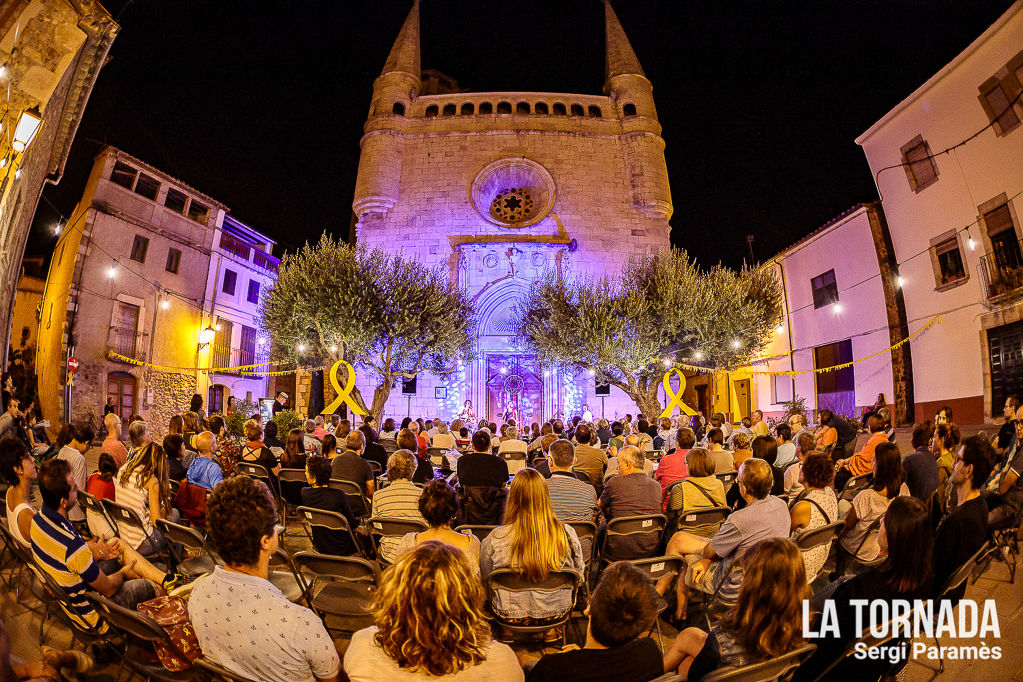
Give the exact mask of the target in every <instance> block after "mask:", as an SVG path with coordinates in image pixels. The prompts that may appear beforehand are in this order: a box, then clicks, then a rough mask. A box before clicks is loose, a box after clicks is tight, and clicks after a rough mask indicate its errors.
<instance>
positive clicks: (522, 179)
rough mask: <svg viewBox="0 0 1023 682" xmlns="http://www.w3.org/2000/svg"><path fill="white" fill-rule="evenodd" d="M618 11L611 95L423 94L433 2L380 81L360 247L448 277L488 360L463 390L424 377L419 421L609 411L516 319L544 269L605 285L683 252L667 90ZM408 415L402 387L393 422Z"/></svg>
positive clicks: (371, 122) (610, 13)
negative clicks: (609, 276) (462, 294)
mask: <svg viewBox="0 0 1023 682" xmlns="http://www.w3.org/2000/svg"><path fill="white" fill-rule="evenodd" d="M604 14H605V30H606V51H607V54H606V59H607V70H606V79H605V84H604V94H603V95H579V94H562V93H540V92H479V93H465V92H461V93H457V92H447V93H443V92H442V93H441V94H425V93H424V91H426V92H432V91H435V90H436V88H430V89H427V88H426V87H424V78H423V73H422V69H421V66H420V35H419V34H420V27H419V0H415V2H414V4H413V6H412V10H411V11H410V12H409V15H408V17H407V18H406V20H405V23H404V25H403V26H402V27H401V31H400V32H399V33H398V38H397V40H396V41H395V43H394V46H393V47H392V48H391V51H390V54H389V55H388V57H387V61H386V62H385V63H384V68H383V71H382V72H381V74H380V76H379V77H378V78H377V79H376V80H375V81H374V83H373V98H372V102H371V104H370V109H369V118H368V120H367V121H366V125H365V135H363V138H362V155H361V159H360V161H359V174H358V180H357V181H356V187H355V201H354V203H353V208H354V210H355V213H356V215H357V217H358V223H357V225H356V238H357V240H358V242H359V243H360V244H363V245H366V246H369V247H380V248H382V249H385V250H388V251H391V252H393V251H394V250H395V249H399V250H401V251H402V252H403V254H404V255H414V256H415V257H416V258H419V259H420V260H422V261H423V262H425V263H427V264H430V265H436V266H439V267H444V268H447V269H448V270H449V272H450V276H451V278H452V280H453V281H455V282H457V283H458V284H459V285H460V286H463V287H466V288H467V289H468V291H469V293H470V295H472V296H474V297H475V300H476V305H477V309H478V311H479V314H480V327H479V338H478V347H479V350H480V353H479V355H480V357H479V359H478V360H477V361H475V362H473V363H469V364H467V365H466V366H465V367H464V370H462V371H460V372H459V374H458V376H456V377H453V378H450V379H440V378H438V377H432V376H428V375H427V376H424V375H420V377H419V381H418V387H417V393H416V396H415V397H414V398H413V400H412V403H411V412H412V415H411V416H413V417H417V416H430V417H433V416H441V417H445V418H451V417H452V416H454V414H455V413H457V411H458V410H459V409H460V408H461V406H462V403H463V401H464V400H466V399H470V400H472V401H473V405H475V406H476V408H477V413H478V414H479V416H480V417H481V418H483V417H489V418H490V419H491V420H497V419H498V411H499V409H500V408H499V406H504V405H507V403H508V402H509V401H516V402H517V403H518V407H519V410H520V412H521V416H522V419H523V420H524V421H527V422H532V421H543V420H544V419H548V418H550V416H551V415H553V414H556V413H561V414H562V415H564V416H566V417H571V416H572V415H574V414H577V413H579V412H581V408H582V405H583V404H584V403H587V404H589V406H590V408H591V410H592V411H593V413H594V414H595V415H596V416H598V417H599V416H600V415H601V409H602V401H601V400H600V398H599V397H595V395H594V390H595V387H594V380H593V378H592V377H589V376H575V375H572V374H569V373H566V372H556V371H555V372H546V373H545V372H544V371H543V370H542V369H541V368H540V367H539V366H537V364H536V363H535V361H534V360H533V359H532V358H531V357H529V356H528V355H525V354H523V353H522V352H521V351H519V350H516V349H515V347H514V346H513V343H512V341H513V339H512V338H511V329H512V318H511V315H512V310H513V308H514V305H515V302H516V300H517V299H518V298H519V297H520V296H522V294H523V293H524V292H525V291H526V290H527V288H528V286H529V282H530V281H531V280H532V279H534V278H536V277H540V276H544V275H545V273H547V274H549V276H559V275H560V276H567V277H574V276H585V277H593V278H596V277H599V276H601V275H604V274H606V273H612V272H614V271H616V270H617V269H618V268H620V267H621V266H622V264H623V263H624V262H625V260H626V259H627V258H628V256H629V255H630V254H631V253H647V254H649V253H654V252H656V251H658V250H660V249H664V248H667V247H668V235H669V231H670V229H671V228H670V227H669V225H668V219H669V218H670V217H671V213H672V204H671V192H670V190H669V188H668V175H667V168H666V166H665V161H664V140H663V139H662V138H661V126H660V124H659V123H658V120H657V110H656V108H655V107H654V100H653V93H652V91H653V88H652V86H651V84H650V81H649V80H647V78H646V76H645V75H644V74H643V69H642V67H640V64H639V60H638V59H637V58H636V53H635V52H634V51H633V49H632V45H630V43H629V40H628V38H627V37H626V35H625V31H624V30H623V29H622V26H621V24H620V23H619V21H618V17H617V16H616V15H615V13H614V10H613V9H612V8H611V5H610V4H609V2H607V0H605V1H604ZM431 82H433V81H431ZM441 90H443V88H441ZM440 388H443V389H444V390H439V389H440ZM407 408H408V403H406V400H405V399H404V398H403V396H402V395H401V392H400V390H399V391H395V392H394V393H392V397H391V400H390V401H389V403H388V405H387V407H386V409H385V413H386V414H387V415H389V416H395V415H397V416H401V415H404V414H405V412H406V409H407ZM603 408H604V411H605V414H606V415H607V416H608V417H609V418H610V417H613V416H614V415H615V414H624V413H625V412H632V413H635V405H634V404H633V403H632V402H631V401H630V400H628V398H626V397H625V396H624V394H622V393H620V392H619V391H618V390H617V389H614V388H612V389H611V394H610V395H609V396H608V397H607V398H606V400H605V401H604V404H603Z"/></svg>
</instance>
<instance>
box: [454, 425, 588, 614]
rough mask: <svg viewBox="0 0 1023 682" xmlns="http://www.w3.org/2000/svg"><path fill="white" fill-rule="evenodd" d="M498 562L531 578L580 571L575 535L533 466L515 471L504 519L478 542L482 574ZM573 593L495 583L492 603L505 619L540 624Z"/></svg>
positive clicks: (563, 608)
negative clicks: (557, 512) (557, 513)
mask: <svg viewBox="0 0 1023 682" xmlns="http://www.w3.org/2000/svg"><path fill="white" fill-rule="evenodd" d="M474 444H475V441H474ZM498 568H514V569H516V570H517V571H518V572H519V573H521V575H522V577H523V579H525V580H527V581H529V582H539V581H542V580H544V579H546V578H547V575H548V574H549V573H550V572H551V571H560V570H569V571H573V572H575V573H578V574H579V575H580V576H581V575H582V573H583V556H582V548H581V547H580V546H579V538H578V537H577V536H576V534H575V530H573V529H572V527H571V526H566V525H564V524H563V523H561V522H560V521H558V519H557V518H556V517H555V516H554V509H553V508H552V507H551V497H550V495H549V494H548V493H547V485H546V483H545V482H544V477H543V476H541V475H540V474H539V473H537V472H536V471H534V470H533V469H523V470H522V471H520V472H519V473H517V474H515V478H514V479H513V480H512V484H511V489H510V491H509V493H508V503H507V506H506V507H505V512H504V525H503V526H500V527H498V528H495V529H494V530H493V531H492V532H491V533H490V535H488V536H487V537H486V539H485V540H483V545H482V547H481V548H480V574H481V576H482V577H483V580H484V581H485V580H486V579H487V576H489V575H490V573H491V572H492V571H494V570H495V569H498ZM571 599H572V591H571V590H570V589H567V588H566V589H564V590H560V591H559V592H556V593H551V592H535V591H532V590H521V591H508V590H503V589H495V590H494V592H493V594H492V602H491V607H492V608H493V610H494V612H495V613H497V614H498V615H499V616H501V617H502V618H504V619H506V620H514V621H516V622H519V623H521V624H530V623H532V624H542V623H543V622H545V621H547V620H549V619H550V618H551V617H552V616H556V615H560V614H562V613H564V612H565V611H567V610H568V609H569V608H571V606H572V604H571Z"/></svg>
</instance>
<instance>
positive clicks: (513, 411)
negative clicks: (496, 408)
mask: <svg viewBox="0 0 1023 682" xmlns="http://www.w3.org/2000/svg"><path fill="white" fill-rule="evenodd" d="M518 418H519V406H518V405H516V404H515V401H514V400H509V401H508V409H507V411H505V412H504V414H502V415H501V419H503V420H504V421H505V422H506V423H507V421H508V420H509V419H514V420H516V422H518Z"/></svg>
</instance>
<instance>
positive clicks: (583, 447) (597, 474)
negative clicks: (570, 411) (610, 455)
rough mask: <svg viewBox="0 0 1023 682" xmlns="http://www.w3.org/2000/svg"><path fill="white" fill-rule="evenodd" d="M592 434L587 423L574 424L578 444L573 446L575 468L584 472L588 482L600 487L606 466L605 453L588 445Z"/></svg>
mask: <svg viewBox="0 0 1023 682" xmlns="http://www.w3.org/2000/svg"><path fill="white" fill-rule="evenodd" d="M593 436H594V433H593V429H592V428H591V427H590V425H589V424H579V425H578V426H576V428H575V440H576V443H578V445H576V447H575V457H576V465H575V469H576V471H580V472H582V473H584V474H586V477H587V478H589V479H590V483H592V484H593V485H595V486H597V487H600V485H601V484H602V482H603V480H604V470H605V469H606V468H607V453H605V452H604V451H603V450H600V449H598V448H595V447H593V446H592V445H590V441H592V440H593Z"/></svg>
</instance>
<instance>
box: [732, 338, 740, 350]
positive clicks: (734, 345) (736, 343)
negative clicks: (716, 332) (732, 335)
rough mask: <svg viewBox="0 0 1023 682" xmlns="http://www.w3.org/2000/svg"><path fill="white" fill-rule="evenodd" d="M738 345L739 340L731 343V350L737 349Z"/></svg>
mask: <svg viewBox="0 0 1023 682" xmlns="http://www.w3.org/2000/svg"><path fill="white" fill-rule="evenodd" d="M740 345H741V344H740V343H739V339H736V340H735V341H732V348H738V347H739V346H740Z"/></svg>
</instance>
